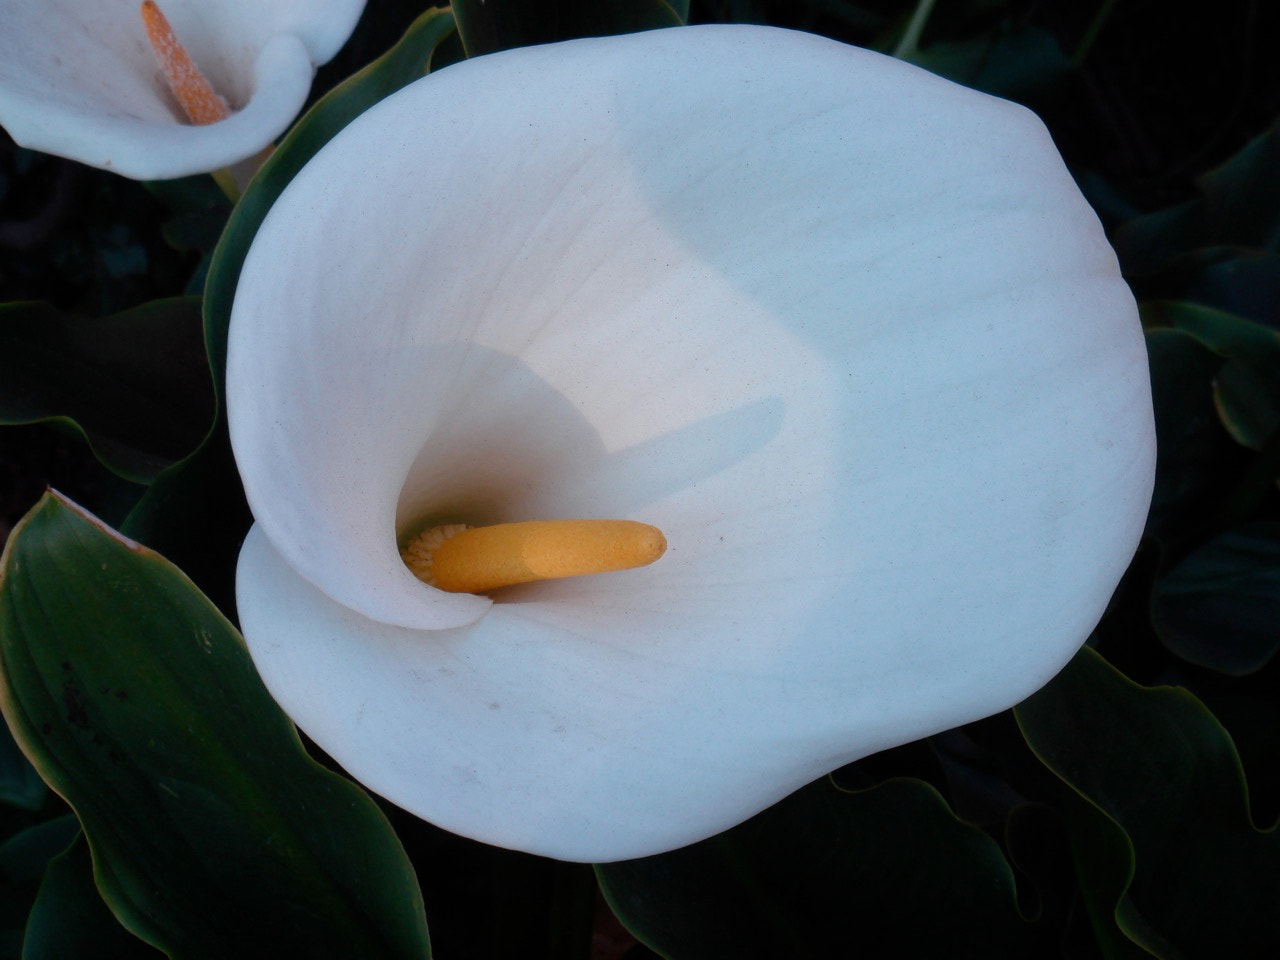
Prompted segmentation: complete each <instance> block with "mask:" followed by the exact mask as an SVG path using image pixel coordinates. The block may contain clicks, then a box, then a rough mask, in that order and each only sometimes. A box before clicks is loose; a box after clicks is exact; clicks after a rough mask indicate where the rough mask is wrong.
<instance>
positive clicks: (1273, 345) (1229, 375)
mask: <svg viewBox="0 0 1280 960" xmlns="http://www.w3.org/2000/svg"><path fill="white" fill-rule="evenodd" d="M1142 319H1143V323H1144V324H1147V325H1149V326H1151V325H1160V326H1169V327H1173V328H1175V329H1178V330H1184V331H1186V332H1187V333H1189V334H1191V335H1192V336H1193V337H1195V338H1196V339H1197V340H1198V341H1200V342H1201V343H1203V344H1204V345H1205V346H1206V347H1208V348H1209V349H1210V350H1212V351H1214V352H1215V353H1217V354H1218V355H1219V356H1221V357H1223V358H1224V359H1225V362H1224V363H1223V364H1222V365H1221V367H1219V368H1218V370H1217V373H1216V375H1215V377H1214V381H1213V395H1214V402H1215V404H1216V406H1217V409H1218V414H1219V416H1220V418H1221V419H1222V423H1223V426H1225V427H1226V428H1227V431H1228V432H1229V433H1230V434H1231V436H1232V437H1233V438H1234V439H1235V441H1236V442H1237V443H1239V444H1241V445H1242V446H1246V447H1249V448H1251V449H1253V450H1261V449H1262V448H1263V447H1264V446H1265V445H1266V443H1267V441H1268V440H1270V439H1271V438H1272V437H1273V436H1275V435H1276V434H1277V432H1280V332H1277V331H1275V330H1273V329H1271V328H1270V327H1267V326H1264V325H1263V324H1260V323H1255V322H1253V321H1251V320H1246V319H1244V318H1242V317H1237V316H1234V315H1232V314H1230V313H1227V312H1225V311H1222V310H1216V309H1214V308H1213V307H1207V306H1202V305H1200V304H1194V303H1178V302H1171V301H1157V302H1153V303H1148V304H1144V305H1143V307H1142Z"/></svg>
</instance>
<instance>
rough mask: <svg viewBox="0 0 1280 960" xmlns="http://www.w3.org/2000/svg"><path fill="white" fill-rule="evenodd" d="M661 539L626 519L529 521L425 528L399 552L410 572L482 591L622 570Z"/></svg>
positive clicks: (651, 552)
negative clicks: (478, 525)
mask: <svg viewBox="0 0 1280 960" xmlns="http://www.w3.org/2000/svg"><path fill="white" fill-rule="evenodd" d="M666 549H667V539H666V537H664V536H663V535H662V531H661V530H659V529H658V528H657V527H651V526H649V524H647V523H637V522H635V521H633V520H531V521H527V522H524V523H500V524H496V525H495V526H492V527H466V526H463V525H461V524H454V525H450V526H442V527H431V528H430V529H427V530H424V531H423V532H422V533H420V534H418V535H417V536H416V537H414V538H413V539H411V540H410V541H409V542H408V544H406V545H405V548H404V550H403V551H401V556H403V557H404V562H405V565H406V566H408V568H409V569H410V570H412V571H413V574H414V576H416V577H417V578H418V579H419V580H422V581H424V582H425V583H429V584H431V585H432V586H433V587H438V588H439V589H441V590H448V591H449V592H451V593H486V592H488V591H490V590H497V589H498V588H499V587H510V586H514V585H515V584H517V583H530V582H532V581H535V580H555V579H558V578H560V577H580V576H583V575H585V574H589V573H608V572H610V571H613V570H630V569H631V568H633V567H643V566H646V565H648V564H650V563H653V561H655V560H657V559H658V558H659V557H660V556H662V554H663V553H664V552H665V551H666Z"/></svg>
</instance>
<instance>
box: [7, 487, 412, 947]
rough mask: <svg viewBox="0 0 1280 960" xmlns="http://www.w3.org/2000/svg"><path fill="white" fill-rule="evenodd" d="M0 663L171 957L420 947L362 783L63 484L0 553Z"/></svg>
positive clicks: (403, 885) (110, 890)
mask: <svg viewBox="0 0 1280 960" xmlns="http://www.w3.org/2000/svg"><path fill="white" fill-rule="evenodd" d="M0 672H2V674H3V676H2V677H0V681H2V682H0V706H3V709H4V714H5V719H6V720H7V721H8V722H9V726H10V729H11V730H12V731H13V733H14V737H15V739H16V740H17V741H18V743H19V744H20V745H21V746H22V748H23V750H24V752H25V753H26V754H27V755H28V757H29V758H30V759H31V761H32V763H33V764H34V765H35V767H36V769H37V770H39V771H40V774H41V776H43V777H44V778H45V780H46V781H47V782H48V783H49V785H50V786H51V787H53V789H54V790H56V791H57V792H58V793H59V794H60V795H62V797H64V798H65V799H66V801H67V802H68V803H69V804H70V805H71V807H72V808H73V809H74V810H75V812H76V814H77V816H78V817H79V818H80V823H81V825H82V827H83V828H84V831H85V834H86V836H87V837H88V841H89V846H90V849H91V851H92V853H93V862H94V873H95V876H96V877H97V880H98V886H99V889H100V891H101V893H102V895H103V898H104V899H105V900H106V901H107V903H108V905H109V906H110V907H111V909H112V911H113V912H114V913H115V914H116V916H117V917H118V918H119V919H120V921H121V923H123V924H124V925H125V927H127V928H128V929H129V930H130V931H131V932H132V933H134V934H136V935H137V936H139V937H141V938H143V939H144V940H146V941H147V942H149V943H152V944H154V945H156V946H158V947H160V948H161V949H163V950H165V951H166V952H167V953H169V954H170V955H171V956H173V957H175V958H179V960H186V958H191V960H202V958H208V960H213V958H226V957H235V956H304V957H308V958H323V957H335V958H336V957H343V958H347V957H366V956H367V957H380V958H382V957H385V958H421V957H425V956H427V955H428V952H429V951H428V944H427V932H426V921H425V919H424V917H423V910H422V900H421V894H420V893H419V891H418V886H417V882H416V879H415V877H414V875H413V871H412V868H411V867H410V865H409V863H408V860H407V859H406V857H405V855H404V851H403V849H402V848H401V847H400V844H399V841H398V840H397V839H396V837H395V834H394V833H393V832H392V830H391V827H390V825H389V824H388V823H387V821H386V819H385V818H384V817H383V816H382V814H381V813H380V812H379V811H378V809H377V807H376V806H375V804H374V803H373V801H372V800H370V798H369V797H368V795H367V794H365V793H364V792H363V791H361V790H360V789H359V788H358V787H356V786H355V785H354V784H352V783H350V782H349V781H346V780H344V779H343V778H341V777H339V776H337V775H336V774H334V773H331V772H329V771H327V770H325V769H324V768H323V767H321V766H320V765H318V764H317V763H315V762H314V761H312V760H311V759H310V758H309V757H308V755H307V754H306V752H305V751H304V750H303V748H302V745H301V743H300V742H299V740H298V737H297V734H296V732H295V731H294V728H293V726H292V724H291V723H290V722H289V720H288V718H286V717H285V716H284V714H283V713H281V712H280V709H279V708H278V707H277V706H276V705H275V703H274V702H273V701H272V700H271V698H270V696H269V695H268V693H267V691H266V689H265V688H264V687H263V686H262V683H261V681H260V680H259V679H258V676H257V674H256V673H255V671H254V669H253V664H252V662H251V661H250V659H249V655H248V652H247V650H246V648H245V646H244V643H243V641H242V640H241V639H240V637H239V635H238V634H237V633H236V632H235V631H234V630H233V629H232V627H231V626H230V624H228V623H227V621H226V620H225V619H223V617H222V616H221V615H220V614H219V613H218V612H217V610H215V609H214V608H213V606H212V605H211V604H210V603H209V602H208V601H207V600H206V599H205V598H204V597H202V596H201V595H200V594H199V592H198V591H196V590H195V589H194V587H193V586H192V585H191V583H190V581H188V580H187V579H186V577H184V576H183V575H182V573H181V572H180V571H178V570H177V569H176V568H174V567H173V566H172V565H171V564H170V563H169V562H168V561H166V560H165V559H163V558H162V557H160V556H158V555H157V554H155V553H153V552H151V551H150V550H147V549H146V548H144V547H140V546H138V545H137V544H134V543H132V542H130V541H128V540H125V539H123V538H121V537H120V536H118V535H117V534H114V533H113V532H112V531H110V530H108V529H106V528H104V527H102V526H101V525H100V524H99V523H98V522H97V521H95V520H94V519H93V518H91V517H89V516H87V515H85V514H83V513H81V512H80V511H79V509H78V508H76V507H75V506H74V505H72V504H70V503H68V502H67V501H65V500H63V499H61V498H60V497H58V496H57V495H56V494H48V495H46V496H45V498H44V499H43V500H41V501H40V503H39V504H37V505H36V507H35V508H33V509H32V511H31V512H30V513H29V514H28V515H27V516H26V517H25V518H24V519H23V520H22V522H21V523H20V524H19V525H18V527H17V528H16V529H15V530H14V532H13V534H12V536H11V537H10V540H9V543H8V545H7V547H6V550H5V554H4V558H3V562H2V563H0Z"/></svg>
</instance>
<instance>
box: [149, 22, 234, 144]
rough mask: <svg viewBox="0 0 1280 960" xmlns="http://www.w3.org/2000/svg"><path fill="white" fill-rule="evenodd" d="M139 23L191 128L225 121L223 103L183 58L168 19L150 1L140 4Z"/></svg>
mask: <svg viewBox="0 0 1280 960" xmlns="http://www.w3.org/2000/svg"><path fill="white" fill-rule="evenodd" d="M142 23H143V25H144V26H145V27H146V28H147V39H148V40H150V41H151V49H152V50H154V51H155V55H156V62H157V63H159V64H160V70H161V72H162V73H163V74H164V79H165V83H166V84H168V86H169V90H170V91H172V93H173V95H174V97H175V98H176V99H177V101H178V103H179V104H181V106H182V110H183V112H184V113H185V114H186V115H187V119H188V120H190V121H191V122H192V123H194V124H206V123H217V122H218V121H219V120H225V119H226V118H227V117H229V116H230V115H231V110H230V109H229V108H228V107H227V102H226V101H225V100H223V99H222V97H220V96H218V93H217V91H216V90H214V89H213V87H212V86H210V84H209V81H208V80H206V79H205V78H204V74H202V73H201V72H200V68H199V67H197V66H196V65H195V63H194V61H192V59H191V57H190V56H188V55H187V51H186V50H185V49H183V46H182V44H181V43H180V42H179V41H178V37H177V34H175V33H174V32H173V27H171V26H170V25H169V20H168V18H167V17H166V16H165V15H164V14H163V13H161V12H160V8H159V7H157V6H156V5H155V3H154V2H153V0H143V2H142Z"/></svg>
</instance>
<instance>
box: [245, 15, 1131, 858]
mask: <svg viewBox="0 0 1280 960" xmlns="http://www.w3.org/2000/svg"><path fill="white" fill-rule="evenodd" d="M353 170H359V171H360V172H361V176H359V177H355V176H352V175H351V174H350V171H353ZM228 404H229V417H230V422H231V428H232V439H233V444H234V446H235V450H236V456H237V461H238V463H239V465H240V469H241V472H242V476H243V478H244V482H245V488H246V491H247V493H248V496H249V500H250V505H251V506H252V508H253V511H254V515H255V517H256V518H257V520H258V524H259V526H258V528H257V529H258V530H259V533H258V534H255V536H254V538H253V539H252V540H251V542H250V544H249V545H248V546H247V547H246V551H245V554H244V556H243V559H242V565H241V586H240V594H239V596H240V603H241V606H242V611H241V612H242V617H243V618H244V624H245V632H246V636H247V638H248V641H249V643H250V647H251V649H252V651H253V653H254V657H255V660H256V661H257V662H258V663H259V666H260V669H261V670H262V672H263V674H264V676H265V677H266V678H267V682H268V684H269V685H270V686H271V687H272V690H273V692H274V693H275V694H276V695H277V697H278V698H279V699H280V700H281V702H282V703H283V704H284V705H285V707H286V709H287V710H289V712H290V713H291V715H292V716H293V717H294V718H295V719H296V720H297V721H298V723H299V724H300V725H301V726H302V727H303V729H305V730H306V731H307V732H308V733H309V734H310V735H312V736H313V737H315V739H316V740H317V742H319V743H320V744H321V746H323V747H324V748H325V749H326V750H327V751H329V752H330V753H331V754H332V755H333V756H334V757H335V758H336V759H338V760H339V761H340V762H342V763H344V764H346V765H347V766H348V767H349V769H351V771H352V772H353V773H354V774H355V775H356V776H357V777H359V778H360V779H361V780H363V781H364V782H366V783H367V784H369V785H370V786H371V787H372V788H373V789H375V790H378V791H379V792H381V793H383V794H385V795H386V796H387V797H389V798H390V799H392V800H394V801H395V802H397V803H399V804H401V805H403V806H406V807H408V808H409V809H412V810H414V811H415V812H417V813H419V814H421V815H422V816H424V817H426V818H427V819H430V820H432V821H434V822H437V823H440V824H442V825H444V826H446V827H449V828H450V829H454V830H457V831H458V832H461V833H466V834H468V835H471V836H475V837H479V838H481V839H486V840H489V841H491V842H495V843H500V844H504V845H508V846H514V847H520V848H522V849H528V850H532V851H535V852H540V853H546V854H549V855H553V856H559V857H564V858H567V859H584V860H607V859H615V858H621V857H631V856H639V855H642V854H645V853H653V852H657V851H659V850H662V849H668V848H670V847H672V846H677V845H679V844H682V843H686V842H690V841H692V840H695V839H698V838H699V837H702V836H706V835H708V834H709V833H712V832H714V831H716V830H719V829H722V828H724V827H727V826H729V825H730V824H732V823H734V822H737V821H738V820H740V819H742V818H743V817H745V816H747V815H749V814H750V813H752V812H754V811H755V810H758V809H760V808H761V807H762V806H764V805H766V804H767V803H769V802H771V801H772V800H774V799H776V798H778V797H780V796H782V795H784V794H785V793H787V792H788V791H790V790H791V789H793V788H795V787H797V786H799V785H800V784H802V783H803V782H805V781H806V780H808V779H811V778H812V777H814V776H816V775H818V774H820V773H822V772H824V771H825V770H828V769H831V768H832V767H834V766H837V765H839V764H841V763H844V762H847V761H849V760H852V759H855V758H857V757H860V756H864V755H866V754H868V753H870V752H874V751H875V750H879V749H882V748H885V747H887V746H891V745H894V744H898V743H903V742H906V741H908V740H911V739H914V738H917V737H920V736H924V735H927V734H929V733H933V732H936V731H938V730H942V729H946V728H947V727H950V726H953V725H956V724H959V723H963V722H966V721H969V720H973V719H976V718H978V717H981V716H985V715H987V714H990V713H993V712H996V711H998V710H1001V709H1004V708H1005V707H1008V706H1010V705H1011V704H1013V703H1015V702H1016V701H1017V700H1019V699H1021V698H1022V697H1024V696H1025V695H1027V694H1028V693H1030V692H1031V691H1033V690H1034V689H1036V688H1037V687H1038V686H1039V685H1040V684H1042V683H1043V682H1044V681H1045V680H1047V679H1048V678H1049V677H1050V676H1052V674H1053V673H1054V672H1055V671H1056V670H1057V669H1058V668H1059V667H1060V666H1061V665H1062V664H1063V663H1064V662H1065V661H1066V660H1067V659H1068V658H1069V657H1070V656H1071V654H1072V653H1073V652H1074V650H1075V649H1076V648H1077V647H1078V646H1079V644H1080V643H1081V642H1082V641H1083V639H1084V638H1085V636H1086V635H1087V633H1088V632H1089V630H1090V629H1091V628H1092V626H1093V625H1094V623H1096V621H1097V619H1098V617H1099V616H1100V615H1101V612H1102V609H1103V607H1104V605H1105V603H1106V602H1107V600H1108V598H1109V596H1110V593H1111V591H1112V589H1113V588H1114V585H1115V583H1116V581H1117V580H1118V578H1119V576H1120V574H1121V572H1122V571H1123V569H1124V567H1125V565H1126V564H1127V562H1128V560H1129V558H1130V557H1131V555H1132V552H1133V549H1134V547H1135V545H1136V543H1137V539H1138V537H1139V535H1140V533H1141V529H1142V525H1143V520H1144V518H1145V512H1146V505H1147V501H1148V499H1149V496H1150V490H1151V482H1152V474H1153V470H1154V438H1153V431H1152V425H1151V407H1150V396H1149V388H1148V385H1147V373H1146V358H1145V352H1144V348H1143V344H1142V339H1141V332H1140V330H1139V327H1138V323H1137V319H1136V311H1135V309H1134V304H1133V300H1132V297H1131V296H1130V294H1129V292H1128V290H1127V288H1126V287H1125V286H1124V284H1123V283H1122V282H1121V280H1120V279H1119V275H1118V271H1117V268H1116V263H1115V258H1114V255H1113V254H1112V252H1111V251H1110V248H1109V247H1108V246H1107V245H1106V242H1105V239H1104V238H1103V236H1102V232H1101V229H1100V227H1099V225H1098V223H1097V220H1096V218H1095V217H1094V215H1093V214H1092V212H1091V211H1090V210H1089V208H1088V206H1087V205H1086V204H1085V202H1084V200H1083V199H1082V198H1081V197H1080V195H1079V193H1078V191H1077V190H1076V189H1075V187H1074V185H1073V183H1072V181H1071V179H1070V177H1069V175H1068V174H1067V172H1066V170H1065V169H1064V168H1063V166H1062V163H1061V160H1060V159H1059V158H1058V156H1057V154H1056V152H1055V151H1054V149H1053V146H1052V143H1051V142H1050V140H1049V138H1048V135H1047V134H1046V132H1045V131H1044V129H1043V127H1042V126H1041V125H1040V123H1039V121H1038V120H1036V119H1035V118H1034V117H1033V116H1032V115H1031V114H1029V113H1028V112H1026V111H1025V110H1023V109H1021V108H1019V107H1016V106H1013V105H1011V104H1007V103H1004V102H1001V101H996V100H993V99H990V98H988V97H984V96H982V95H979V94H976V93H973V92H971V91H967V90H964V89H962V88H959V87H955V86H953V85H951V84H948V83H946V82H944V81H941V80H939V79H937V78H936V77H933V76H931V75H928V74H926V73H923V72H922V71H918V70H916V69H914V68H912V67H909V66H906V65H904V64H901V63H899V62H897V61H893V60H889V59H887V58H883V57H880V56H877V55H875V54H871V53H868V52H865V51H861V50H856V49H853V48H849V47H844V46H842V45H839V44H835V43H832V42H830V41H826V40H821V39H819V38H815V37H810V36H806V35H802V34H794V33H788V32H785V31H777V30H770V29H765V28H753V27H707V28H682V29H679V30H673V31H660V32H655V33H648V34H642V35H636V36H631V37H622V38H607V39H601V40H590V41H579V42H574V43H570V44H563V45H557V46H551V47H542V48H529V49H522V50H517V51H512V52H509V53H505V54H500V55H495V56H491V57H484V58H480V59H477V60H474V61H469V62H467V63H464V64H460V65H458V66H455V67H450V68H448V69H447V70H445V71H442V72H441V73H439V74H436V75H433V76H432V77H430V78H427V79H426V80H423V81H421V82H419V83H418V84H415V85H414V86H413V87H411V88H409V89H407V90H406V91H404V92H402V93H400V94H398V95H396V96H395V97H392V98H390V99H389V100H387V101H385V102H384V103H383V104H381V105H379V106H378V107H376V108H374V109H373V110H372V111H370V112H369V113H368V114H367V115H366V116H365V117H362V118H361V119H360V120H359V121H357V122H356V123H354V124H352V125H351V126H350V127H349V128H348V130H346V131H345V132H344V133H343V134H342V135H340V136H339V137H338V138H337V139H336V140H335V141H334V143H333V144H331V145H330V146H329V147H328V148H326V149H325V150H324V151H323V152H322V153H321V154H320V155H319V156H318V157H317V158H316V159H315V161H313V162H312V163H311V164H309V165H308V167H307V168H306V169H305V170H303V171H302V173H301V174H300V175H299V176H298V178H297V179H296V180H295V182H294V183H293V184H292V185H291V186H290V188H289V189H288V190H287V191H286V192H285V194H284V195H283V196H282V197H281V199H280V201H279V202H278V204H277V205H276V207H275V208H274V209H273V210H272V212H271V214H270V215H269V217H268V219H267V221H266V223H265V224H264V226H263V228H262V230H261V232H260V233H259V235H258V238H257V240H256V241H255V244H254V247H253V249H252V251H251V253H250V256H249V258H248V260H247V262H246V264H245V269H244V272H243V274H242V278H241V285H240V289H239V291H238V293H237V299H236V305H235V310H234V312H233V318H232V327H231V336H230V355H229V369H228ZM572 516H577V517H594V516H599V517H610V516H612V517H619V518H635V519H641V520H645V521H646V522H650V523H654V524H656V525H657V526H659V527H660V528H662V529H663V531H664V532H665V533H666V535H667V539H668V543H669V551H668V554H667V556H665V557H663V558H662V559H661V560H660V561H659V562H658V563H656V564H654V565H653V566H652V567H648V568H645V569H644V570H638V571H629V572H627V573H623V574H611V575H608V576H601V577H594V578H584V579H582V580H574V581H564V582H561V583H557V584H540V585H536V586H531V587H525V588H520V589H517V590H512V591H508V593H507V594H506V595H505V596H503V598H502V599H501V601H500V602H498V603H496V604H494V605H493V606H489V605H488V601H487V600H483V599H478V598H470V597H459V596H452V595H445V594H441V593H439V592H438V591H433V590H431V589H429V588H426V587H424V586H422V585H421V584H418V583H417V582H416V581H414V580H413V579H412V577H411V576H409V575H408V573H407V572H406V571H404V570H403V567H402V566H401V565H400V564H399V561H398V558H397V556H396V552H395V536H396V532H397V530H399V531H400V532H403V531H404V530H405V529H406V528H407V527H408V526H410V525H412V524H413V523H415V522H417V521H420V520H423V519H427V518H438V519H455V518H460V519H464V520H467V521H469V522H492V521H497V520H507V519H536V518H545V517H572ZM268 542H269V545H268ZM406 628H407V629H406ZM441 668H447V669H448V671H452V672H451V673H450V672H443V671H442V669H441ZM489 703H497V704H499V706H498V707H495V708H493V709H492V710H491V711H490V709H489V706H488V704H489Z"/></svg>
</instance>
